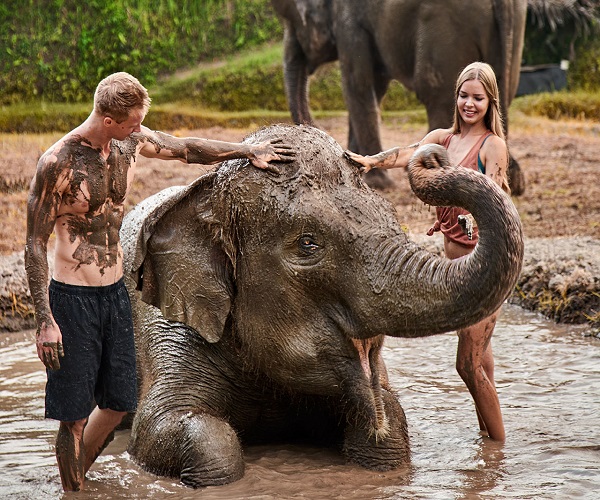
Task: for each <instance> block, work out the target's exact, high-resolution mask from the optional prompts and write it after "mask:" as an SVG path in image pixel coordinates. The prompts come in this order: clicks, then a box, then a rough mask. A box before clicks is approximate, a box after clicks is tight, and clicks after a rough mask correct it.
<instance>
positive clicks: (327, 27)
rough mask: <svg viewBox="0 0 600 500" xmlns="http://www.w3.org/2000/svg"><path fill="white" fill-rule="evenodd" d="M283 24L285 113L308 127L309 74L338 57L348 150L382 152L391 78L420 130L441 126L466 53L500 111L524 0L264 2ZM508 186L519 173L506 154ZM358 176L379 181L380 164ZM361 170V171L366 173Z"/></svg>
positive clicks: (519, 48) (506, 101)
mask: <svg viewBox="0 0 600 500" xmlns="http://www.w3.org/2000/svg"><path fill="white" fill-rule="evenodd" d="M271 4H272V5H273V8H274V10H275V12H276V14H277V15H278V17H279V18H280V19H281V21H282V24H283V26H284V80H285V90H286V94H287V98H288V105H289V108H290V111H291V115H292V120H293V121H294V123H298V124H311V125H314V122H313V119H312V116H311V114H310V109H309V103H308V85H309V78H308V77H309V75H310V74H312V73H313V72H314V71H315V70H316V69H317V68H318V67H319V66H321V65H322V64H324V63H327V62H331V61H335V60H338V59H339V63H340V70H341V75H342V89H343V93H344V100H345V102H346V107H347V109H348V121H349V127H348V149H350V150H352V151H354V152H356V153H360V154H363V155H371V154H375V153H378V152H380V151H382V144H381V137H380V131H379V120H380V108H379V106H380V103H381V100H382V99H383V97H384V95H385V93H386V91H387V88H388V86H389V83H390V81H391V80H392V79H395V80H398V81H399V82H400V83H402V84H403V85H404V86H405V87H406V88H408V89H410V90H412V91H414V92H415V93H416V96H417V98H418V99H419V100H420V101H421V102H422V103H423V104H424V106H425V108H426V111H427V118H428V123H429V130H433V129H436V128H447V127H449V126H450V124H451V121H452V115H453V110H454V84H455V81H456V78H457V77H458V75H459V73H460V71H461V70H462V69H463V68H464V67H465V66H467V65H468V64H470V63H471V62H473V61H477V60H481V61H484V62H487V63H489V64H490V65H491V66H492V67H493V68H494V71H495V72H496V76H497V79H498V85H499V89H500V105H501V111H502V114H503V116H504V119H505V128H506V131H508V121H507V119H508V115H507V110H508V107H509V105H510V103H511V101H512V100H513V98H514V97H515V94H516V91H517V87H518V84H519V72H520V67H521V55H522V52H523V42H524V36H525V24H526V16H527V0H483V1H480V0H474V1H466V2H465V1H457V0H450V1H448V0H432V1H427V2H423V1H421V0H271ZM508 175H509V182H510V185H511V189H512V193H513V194H515V195H519V194H522V193H523V192H524V189H525V178H524V175H523V173H522V171H521V169H520V167H519V164H518V162H516V161H515V160H514V158H512V157H511V160H510V165H509V169H508ZM366 176H367V182H368V183H369V184H370V185H371V186H372V187H375V188H380V189H384V188H386V187H389V185H390V184H391V182H390V180H389V177H388V176H387V174H386V173H385V172H384V171H381V170H379V171H377V170H374V171H371V172H369V173H368V174H366ZM369 176H371V177H369Z"/></svg>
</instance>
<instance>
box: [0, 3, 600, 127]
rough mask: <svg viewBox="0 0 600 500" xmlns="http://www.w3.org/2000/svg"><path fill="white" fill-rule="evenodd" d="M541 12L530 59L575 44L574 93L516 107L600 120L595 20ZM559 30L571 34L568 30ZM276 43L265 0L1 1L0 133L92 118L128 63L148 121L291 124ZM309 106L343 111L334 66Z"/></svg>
mask: <svg viewBox="0 0 600 500" xmlns="http://www.w3.org/2000/svg"><path fill="white" fill-rule="evenodd" d="M577 1H578V2H585V1H588V0H577ZM540 5H541V4H540ZM544 5H545V4H544ZM540 15H541V14H540V13H539V12H538V17H537V18H533V17H531V16H530V18H529V20H528V27H527V34H526V47H525V49H526V50H525V54H524V56H525V61H526V62H527V63H528V64H533V63H534V64H538V63H543V62H558V60H559V59H560V58H565V57H567V58H568V54H567V53H566V52H567V49H568V50H571V51H576V54H577V57H576V58H575V62H574V63H572V64H571V68H570V71H569V89H570V90H574V89H578V91H577V92H571V93H561V92H559V93H555V94H541V95H538V96H527V97H523V98H519V99H517V100H515V102H514V104H513V107H516V108H517V109H521V110H522V111H523V112H524V113H527V114H532V113H539V114H544V115H546V114H547V115H548V116H551V117H553V118H557V119H558V118H561V117H569V118H581V117H585V118H593V119H599V118H600V110H599V108H600V104H599V101H600V37H598V36H596V35H597V32H598V31H597V29H596V28H597V26H595V25H594V24H593V22H592V25H591V26H590V27H589V29H587V30H581V29H579V26H580V25H575V24H572V23H571V24H568V23H566V24H564V23H563V25H561V26H559V25H556V24H554V25H543V24H540V21H539V19H540ZM17 16H18V19H17ZM561 30H562V31H561ZM564 30H567V31H568V33H569V36H567V37H564V36H561V33H562V34H564V33H565V31H564ZM577 30H579V31H577ZM281 39H282V28H281V24H280V22H279V20H278V19H277V18H276V17H275V15H274V13H273V10H272V8H271V5H270V1H269V0H202V1H198V0H88V2H76V1H75V0H46V1H42V0H19V1H17V0H4V1H3V2H2V3H1V4H0V106H4V107H0V130H1V131H10V132H25V131H29V132H47V131H51V130H67V129H69V128H72V127H74V126H75V125H77V124H78V123H80V122H81V120H83V119H84V118H85V117H86V116H87V114H88V113H89V110H90V109H91V98H92V95H93V92H94V89H95V86H96V85H97V83H98V81H99V80H100V79H101V78H103V77H104V76H106V75H107V74H109V73H111V72H114V71H121V70H124V71H129V72H131V73H132V74H135V75H136V76H138V77H139V78H140V80H141V81H142V82H143V83H144V84H145V85H146V86H148V87H149V89H150V94H151V96H152V98H153V105H152V108H151V111H150V113H149V115H148V117H147V119H146V121H145V123H146V124H147V125H148V126H151V127H153V128H162V129H165V130H172V129H177V128H199V127H204V126H211V125H215V124H223V125H228V126H235V125H236V124H239V125H240V126H247V125H249V124H253V123H256V124H264V123H268V122H269V121H274V120H276V121H285V120H289V112H288V108H287V102H286V97H285V91H284V82H283V71H282V60H283V48H282V43H281ZM567 42H568V43H567ZM232 54H235V56H234V55H232ZM544 58H546V59H544ZM267 89H268V90H267ZM310 104H311V109H312V110H313V113H314V114H315V115H316V116H324V115H326V114H328V113H343V112H344V109H345V105H344V100H343V95H342V89H341V82H340V70H339V65H338V64H337V63H332V64H327V65H324V66H322V67H320V68H318V70H317V72H316V74H315V75H313V76H312V77H311V87H310ZM407 110H410V113H408V114H407V113H406V112H407ZM398 112H403V113H404V114H405V116H408V117H409V118H403V119H409V120H417V121H420V120H423V119H424V118H423V117H424V112H423V107H422V106H421V105H420V103H419V102H418V100H417V99H416V97H415V95H414V93H412V92H410V91H407V90H406V89H405V88H404V87H403V86H402V85H400V84H398V83H397V82H393V83H392V85H391V86H390V89H389V91H388V92H387V94H386V97H385V99H384V102H383V116H384V118H388V117H392V118H390V119H395V118H393V116H394V114H397V113H398Z"/></svg>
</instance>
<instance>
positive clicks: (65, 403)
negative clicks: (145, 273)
mask: <svg viewBox="0 0 600 500" xmlns="http://www.w3.org/2000/svg"><path fill="white" fill-rule="evenodd" d="M49 295H50V308H51V309H52V314H53V315H54V319H55V320H56V323H57V324H58V326H59V328H60V330H61V333H62V341H63V347H64V351H65V355H64V357H62V358H60V370H50V369H47V370H46V373H47V375H48V382H47V383H46V418H52V419H55V420H60V421H61V422H73V421H75V420H81V419H84V418H87V417H88V416H89V414H90V413H91V412H92V410H93V408H94V405H95V404H97V405H98V407H99V408H102V409H105V408H110V409H111V410H115V411H126V412H131V411H134V410H135V408H136V406H137V380H136V368H135V344H134V339H133V321H132V317H131V303H130V301H129V295H128V294H127V289H126V288H125V283H124V281H123V279H121V280H119V281H118V282H116V283H115V284H113V285H108V286H98V287H96V286H75V285H67V284H65V283H60V282H58V281H55V280H52V281H51V282H50V288H49Z"/></svg>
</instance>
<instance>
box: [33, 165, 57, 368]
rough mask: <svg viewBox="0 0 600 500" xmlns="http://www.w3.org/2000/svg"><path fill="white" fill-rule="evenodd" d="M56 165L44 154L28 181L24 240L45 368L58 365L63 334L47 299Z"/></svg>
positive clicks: (39, 345) (55, 209)
mask: <svg viewBox="0 0 600 500" xmlns="http://www.w3.org/2000/svg"><path fill="white" fill-rule="evenodd" d="M61 170H62V169H60V168H59V166H58V165H57V164H56V157H55V156H53V155H43V156H42V157H41V158H40V161H39V162H38V167H37V172H36V174H35V177H34V178H33V180H32V181H31V186H30V190H29V197H28V199H27V239H26V246H25V270H26V272H27V280H28V282H29V290H30V292H31V297H32V299H33V305H34V308H35V317H36V322H37V332H36V348H37V353H38V357H39V358H40V360H41V361H42V362H43V363H44V365H46V366H47V367H48V368H51V369H53V370H58V369H59V368H60V362H59V356H62V355H63V354H62V335H61V332H60V329H59V328H58V325H57V324H56V322H55V321H54V317H53V316H52V311H51V310H50V301H49V298H48V239H49V238H50V234H52V231H53V230H54V223H55V222H56V217H57V214H58V209H59V207H60V201H61V196H62V190H61V187H62V186H63V185H64V183H65V182H66V176H65V174H64V173H63V172H62V171H61Z"/></svg>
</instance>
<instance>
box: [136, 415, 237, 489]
mask: <svg viewBox="0 0 600 500" xmlns="http://www.w3.org/2000/svg"><path fill="white" fill-rule="evenodd" d="M154 410H156V409H154ZM145 413H146V418H147V420H146V421H145V422H144V421H143V419H144V415H143V414H142V415H140V414H139V412H138V415H136V422H134V427H133V431H132V440H131V443H130V446H129V452H130V453H131V455H132V456H133V458H134V459H135V460H136V461H137V462H138V463H140V465H142V467H144V468H145V469H147V470H148V471H150V472H152V473H154V474H158V475H166V476H174V477H177V476H179V477H180V478H181V482H182V483H183V484H185V485H187V486H191V487H192V488H199V487H202V486H216V485H221V484H227V483H232V482H234V481H237V480H238V479H241V478H242V477H243V475H244V460H243V455H242V448H241V445H240V442H239V440H238V437H237V435H236V433H235V431H234V430H233V428H232V427H231V426H230V425H229V424H228V423H227V422H225V421H224V420H221V419H219V418H216V417H213V416H211V415H207V414H203V413H202V414H198V413H193V412H187V413H181V412H171V413H166V414H162V415H161V416H160V417H159V418H154V416H153V415H149V414H150V413H151V410H149V411H146V412H145ZM148 417H149V418H148Z"/></svg>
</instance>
